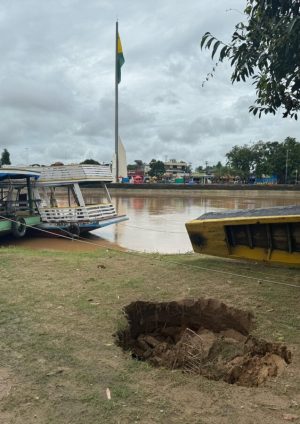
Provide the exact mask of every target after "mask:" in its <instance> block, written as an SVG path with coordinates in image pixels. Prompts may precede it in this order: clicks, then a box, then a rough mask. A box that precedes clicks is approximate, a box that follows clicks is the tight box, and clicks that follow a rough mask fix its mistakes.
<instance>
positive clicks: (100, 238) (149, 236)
mask: <svg viewBox="0 0 300 424" xmlns="http://www.w3.org/2000/svg"><path fill="white" fill-rule="evenodd" d="M86 200H87V203H89V202H91V201H92V203H96V202H97V196H96V195H95V194H93V195H92V196H90V198H89V199H86ZM112 201H113V203H114V205H115V206H116V208H117V210H118V213H119V214H126V215H127V216H128V217H129V220H128V221H125V222H122V223H119V224H117V225H112V226H109V227H106V228H102V229H98V230H95V231H93V232H92V233H90V235H89V236H88V237H87V238H86V239H85V241H83V242H78V241H69V240H63V239H60V238H43V237H34V238H31V237H28V238H24V239H21V240H15V239H11V238H7V239H5V240H1V244H2V245H6V246H7V245H19V246H24V247H29V248H35V249H43V248H48V249H58V250H91V249H92V250H93V249H96V248H97V247H100V246H101V247H105V246H106V247H113V248H116V247H117V248H124V249H130V250H135V251H140V252H159V253H186V252H189V251H191V250H192V247H191V244H190V240H189V237H188V235H187V232H186V230H185V225H184V224H185V223H186V222H187V221H190V220H192V219H195V218H197V217H199V216H200V215H202V214H203V213H205V212H212V211H221V210H226V209H241V208H246V209H251V208H256V207H270V206H284V205H292V204H297V203H298V204H300V200H297V201H295V199H293V198H292V197H291V198H285V199H284V200H282V199H278V198H272V197H270V196H268V197H267V198H265V199H247V198H245V197H244V198H231V197H229V196H227V197H216V196H213V195H210V196H207V195H206V196H205V197H176V195H174V196H165V197H162V196H159V197H142V196H140V197H139V196H134V197H130V196H113V197H112Z"/></svg>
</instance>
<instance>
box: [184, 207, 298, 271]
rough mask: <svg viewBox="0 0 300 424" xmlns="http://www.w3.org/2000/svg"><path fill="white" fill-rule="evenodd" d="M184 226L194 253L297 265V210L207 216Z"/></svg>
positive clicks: (218, 213)
mask: <svg viewBox="0 0 300 424" xmlns="http://www.w3.org/2000/svg"><path fill="white" fill-rule="evenodd" d="M185 225H186V229H187V231H188V234H189V237H190V240H191V243H192V246H193V249H194V251H195V252H198V253H204V254H207V255H213V256H222V257H227V258H233V259H250V260H254V261H264V262H273V263H280V264H286V265H300V206H285V207H275V208H267V209H250V210H230V211H225V212H209V213H206V214H204V215H202V216H200V217H199V218H197V219H195V220H193V221H190V222H188V223H186V224H185Z"/></svg>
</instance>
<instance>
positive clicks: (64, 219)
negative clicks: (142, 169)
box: [33, 165, 128, 235]
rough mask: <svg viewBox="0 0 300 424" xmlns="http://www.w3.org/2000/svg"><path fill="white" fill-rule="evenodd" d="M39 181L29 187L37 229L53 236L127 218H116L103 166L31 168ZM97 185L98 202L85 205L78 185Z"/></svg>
mask: <svg viewBox="0 0 300 424" xmlns="http://www.w3.org/2000/svg"><path fill="white" fill-rule="evenodd" d="M34 169H38V171H39V172H40V174H41V175H40V178H39V180H38V181H37V182H36V183H35V185H34V188H33V194H34V199H35V202H36V207H37V210H38V212H39V215H40V217H41V223H40V224H39V226H38V227H39V228H41V229H43V230H47V231H49V232H54V233H62V234H65V235H66V234H72V235H80V234H84V233H87V232H89V231H92V230H95V229H97V228H102V227H106V226H108V225H112V224H117V223H119V222H122V221H125V220H127V219H128V217H127V216H126V215H118V214H117V212H116V209H115V207H114V205H113V204H112V201H111V197H110V194H109V192H108V189H107V187H106V183H108V182H111V181H112V179H113V178H112V173H111V170H110V167H109V166H107V165H63V166H44V167H38V168H36V167H35V168H34ZM87 185H88V186H92V185H94V187H95V185H97V187H99V186H100V187H99V193H97V195H98V194H99V195H100V189H101V193H102V199H101V203H97V204H93V203H92V204H87V203H86V201H85V199H84V196H83V193H82V190H81V186H87Z"/></svg>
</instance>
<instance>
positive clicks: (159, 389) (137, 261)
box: [0, 248, 300, 424]
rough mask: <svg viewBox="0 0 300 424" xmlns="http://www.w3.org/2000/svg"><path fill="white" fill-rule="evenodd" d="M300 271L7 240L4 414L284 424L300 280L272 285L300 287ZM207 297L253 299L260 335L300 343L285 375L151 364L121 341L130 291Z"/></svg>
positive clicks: (2, 285) (0, 315)
mask: <svg viewBox="0 0 300 424" xmlns="http://www.w3.org/2000/svg"><path fill="white" fill-rule="evenodd" d="M191 265H192V266H191ZM199 267H200V268H199ZM216 271H222V273H218V272H216ZM223 271H225V272H227V273H225V274H224V273H223ZM232 273H234V274H238V275H233V274H232ZM299 274H300V273H299V269H298V270H296V269H283V268H276V267H266V266H262V265H258V264H248V263H247V264H245V263H238V262H229V261H225V260H219V259H211V258H205V257H201V256H198V255H181V256H159V255H132V254H127V253H125V252H117V251H110V250H105V249H99V250H97V251H92V252H75V253H74V252H73V253H68V252H51V251H38V252H37V251H33V250H32V251H31V250H22V249H18V248H10V249H5V248H3V249H1V250H0V290H1V292H0V293H1V295H0V335H1V337H0V422H1V424H2V423H3V424H6V423H18V424H19V423H20V424H21V423H22V424H24V423H30V424H31V423H39V424H40V423H56V424H59V423H64V424H67V423H70V424H71V423H72V424H75V423H88V424H90V423H122V424H124V423H191V424H193V423H199V424H200V423H220V424H221V423H222V424H224V423H225V424H227V423H228V424H229V423H230V424H234V423H249V424H250V423H255V424H257V423H266V424H268V423H270V424H271V423H272V424H274V423H275V424H276V423H282V422H284V421H283V418H284V416H285V414H292V415H295V416H299V417H300V361H299V360H300V308H299V300H300V288H295V287H289V286H282V285H279V284H274V282H283V283H286V284H291V285H298V286H299V287H300V275H299ZM245 276H247V277H250V276H254V277H255V278H257V279H256V280H255V279H254V280H251V279H247V278H246V277H245ZM266 279H269V280H272V281H273V283H272V282H266V281H265V280H266ZM200 296H206V297H215V298H217V299H219V300H222V301H225V302H226V303H228V304H229V305H233V306H236V307H239V308H243V309H250V310H252V311H253V312H254V314H255V316H256V318H257V326H256V330H255V333H256V334H257V335H259V336H263V337H265V338H267V339H270V340H272V341H276V340H279V341H284V342H286V343H287V344H288V346H289V347H290V348H291V349H292V352H293V362H292V364H291V365H289V366H288V367H287V369H286V371H285V373H284V375H283V376H281V377H279V378H277V379H273V380H269V381H268V382H267V384H266V385H265V386H263V387H259V388H245V387H239V386H233V385H228V384H226V383H224V382H221V381H220V382H215V381H209V380H206V379H205V378H203V377H199V376H192V375H187V374H183V373H182V372H180V371H169V370H164V369H155V368H152V367H151V366H149V365H147V364H145V363H141V362H137V361H134V360H132V359H131V358H130V356H129V355H128V354H127V353H123V352H122V351H121V350H120V349H119V348H118V347H117V346H115V344H114V338H113V336H112V335H113V333H114V332H115V331H116V330H117V329H118V328H120V327H121V326H122V325H124V317H123V316H122V307H123V306H125V305H126V304H128V303H129V302H131V301H134V300H137V299H143V300H157V301H161V300H179V299H182V298H184V297H200ZM107 388H109V389H110V392H111V400H108V399H107V396H106V389H107ZM299 420H300V418H299Z"/></svg>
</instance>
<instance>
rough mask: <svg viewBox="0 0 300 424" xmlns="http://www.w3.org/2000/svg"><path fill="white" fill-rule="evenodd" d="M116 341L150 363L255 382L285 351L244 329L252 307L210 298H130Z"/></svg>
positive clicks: (280, 363) (281, 365)
mask: <svg viewBox="0 0 300 424" xmlns="http://www.w3.org/2000/svg"><path fill="white" fill-rule="evenodd" d="M124 312H125V314H126V317H127V320H128V327H127V328H126V329H125V330H122V331H119V332H118V333H117V334H116V337H117V344H118V345H119V346H121V347H122V348H123V349H124V350H130V351H131V353H132V356H133V358H136V359H138V360H143V361H149V362H150V363H151V364H152V365H154V366H163V367H166V368H171V369H176V368H180V369H183V370H184V371H186V372H190V373H195V374H201V375H203V376H205V377H207V378H209V379H213V380H224V381H226V382H227V383H230V384H234V383H236V384H239V385H242V386H259V385H260V384H262V383H263V382H265V381H266V379H267V378H268V377H275V376H277V375H280V374H281V373H282V372H283V370H284V369H285V367H286V364H288V363H290V362H291V352H290V351H289V350H288V349H287V347H286V346H285V345H283V344H281V343H271V342H267V341H265V340H263V339H258V338H256V337H254V336H252V335H251V334H250V331H251V329H252V328H253V323H254V316H253V314H252V313H250V312H247V311H243V310H240V309H236V308H232V307H229V306H227V305H226V304H224V303H222V302H220V301H218V300H215V299H203V298H200V299H197V300H191V299H185V300H182V301H179V302H175V301H174V302H160V303H159V302H143V301H137V302H132V303H130V304H129V305H128V306H126V307H125V308H124Z"/></svg>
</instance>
